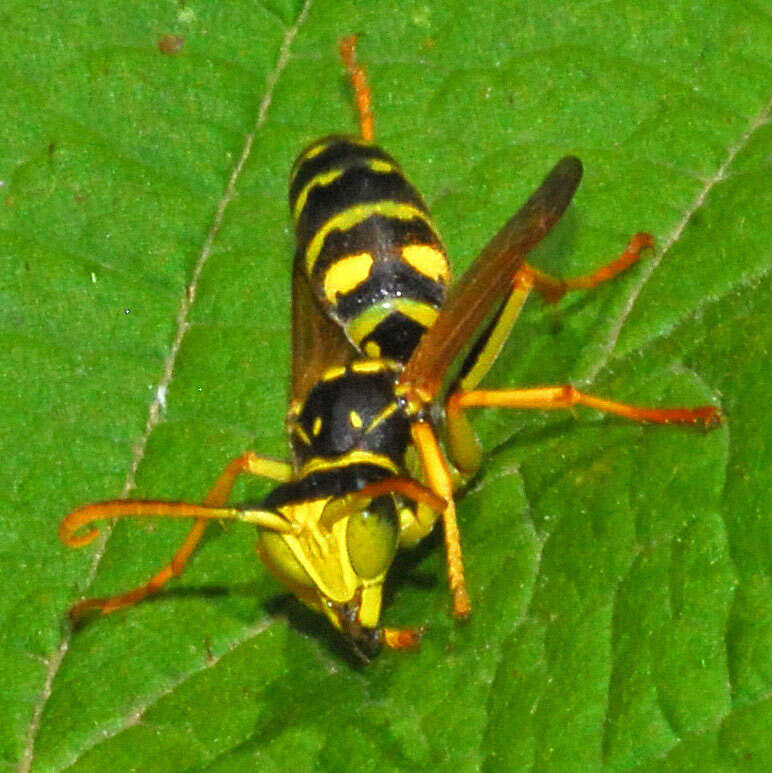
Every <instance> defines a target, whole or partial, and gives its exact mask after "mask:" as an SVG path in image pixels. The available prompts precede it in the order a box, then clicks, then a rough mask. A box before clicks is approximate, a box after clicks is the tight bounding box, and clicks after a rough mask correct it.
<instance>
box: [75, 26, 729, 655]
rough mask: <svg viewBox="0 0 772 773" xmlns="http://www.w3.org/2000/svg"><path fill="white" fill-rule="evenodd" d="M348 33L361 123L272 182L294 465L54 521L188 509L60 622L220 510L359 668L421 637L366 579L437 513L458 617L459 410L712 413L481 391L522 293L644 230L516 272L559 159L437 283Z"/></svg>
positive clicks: (538, 230) (577, 282) (547, 213)
mask: <svg viewBox="0 0 772 773" xmlns="http://www.w3.org/2000/svg"><path fill="white" fill-rule="evenodd" d="M355 44H356V37H355V36H353V37H347V38H344V39H343V40H342V41H341V43H340V53H341V56H342V59H343V63H344V66H345V68H346V70H347V73H348V77H349V80H350V82H351V85H352V90H353V93H354V96H355V103H356V108H357V114H358V119H359V134H358V136H343V135H331V136H328V137H324V138H323V139H320V140H318V141H316V142H314V143H313V144H311V145H310V146H308V147H307V148H306V149H305V150H304V151H303V152H302V153H301V154H300V156H299V157H298V159H297V161H296V162H295V164H294V166H293V168H292V172H291V175H290V184H289V206H290V212H291V215H292V219H293V222H294V226H295V235H296V243H297V249H296V253H295V259H294V266H293V272H292V363H291V383H290V401H289V409H288V413H287V421H286V426H287V432H288V436H289V443H290V447H291V452H292V453H291V456H292V460H291V462H285V461H276V460H273V459H269V458H266V457H261V456H258V455H257V454H255V453H253V452H252V451H248V452H246V453H244V454H242V455H241V456H239V457H238V458H236V459H234V460H233V461H232V462H231V463H230V464H229V465H228V466H227V467H226V468H225V470H224V471H223V472H222V474H221V475H220V477H219V478H218V479H217V481H216V482H215V484H214V486H213V487H212V488H211V490H210V491H209V493H208V494H207V495H206V497H204V500H203V502H202V503H201V504H192V503H187V502H167V501H155V500H153V501H150V500H112V501H108V502H100V503H97V504H90V505H85V506H83V507H80V508H78V509H76V510H74V511H73V512H71V513H70V514H69V515H68V516H67V517H66V518H65V519H64V521H63V522H62V524H61V527H60V536H61V539H62V540H63V541H64V542H65V543H66V544H67V545H69V546H71V547H80V546H83V545H86V544H87V543H89V542H90V541H91V540H92V539H94V537H95V536H96V534H97V529H95V528H90V529H89V530H87V531H86V532H85V533H83V532H82V528H83V527H85V526H87V525H88V524H89V523H91V522H93V521H98V520H102V519H110V518H123V517H127V516H152V517H158V518H189V519H194V522H193V525H192V527H191V529H190V531H189V533H188V535H187V537H186V539H185V541H184V543H183V544H182V546H181V547H180V548H179V549H178V550H177V552H176V554H175V555H174V557H173V558H172V560H171V561H170V563H169V564H168V565H167V566H165V567H164V568H163V569H161V571H159V572H158V573H157V574H156V575H155V576H154V577H152V578H151V579H150V580H149V581H148V582H146V583H145V584H144V585H141V586H139V587H137V588H135V589H134V590H131V591H129V592H127V593H123V594H120V595H116V596H112V597H109V598H96V599H88V600H85V601H81V602H80V603H78V604H76V605H75V606H74V607H72V609H71V616H72V617H73V618H74V619H78V618H80V617H82V616H83V615H84V614H86V613H88V612H91V611H98V612H101V613H102V614H108V613H110V612H114V611H115V610H117V609H120V608H122V607H127V606H130V605H132V604H135V603H137V602H138V601H140V600H142V599H144V598H145V597H147V596H149V595H150V594H153V593H156V592H158V591H159V590H160V589H161V588H162V587H163V586H164V585H165V584H166V583H167V582H168V581H169V580H170V579H172V578H173V577H176V576H178V575H179V574H180V573H181V572H182V571H183V569H184V567H185V565H186V563H187V561H188V559H189V558H190V556H191V554H192V552H193V550H194V548H195V546H196V544H197V543H198V542H199V540H200V539H201V536H202V535H203V533H204V530H205V529H206V526H207V524H208V523H209V522H210V521H211V520H213V519H217V520H235V521H241V522H244V523H248V524H253V525H255V526H256V527H257V531H258V534H259V540H258V547H257V550H258V554H259V556H260V557H261V559H262V560H263V562H264V563H265V565H266V567H267V568H268V570H269V571H270V572H271V573H272V574H274V575H275V576H276V577H277V578H278V579H279V580H280V581H281V582H282V583H283V584H284V585H285V586H286V587H287V588H288V589H289V590H290V591H291V592H292V593H293V594H294V595H295V596H296V597H297V598H298V599H299V600H300V601H301V602H302V603H303V604H305V605H307V606H308V607H310V608H311V609H312V610H315V611H316V612H318V613H320V614H322V615H324V616H325V617H326V618H327V619H328V620H329V621H330V623H331V624H332V625H333V626H334V627H335V628H336V629H337V630H338V631H340V632H341V633H342V634H343V636H344V637H345V638H346V639H347V640H348V642H349V643H350V644H351V645H352V647H353V649H354V651H355V652H356V653H358V654H359V655H360V656H361V657H362V658H363V659H365V660H368V659H369V658H372V657H373V656H374V655H376V654H377V653H378V652H379V651H380V650H381V649H382V648H383V647H384V646H385V647H388V648H391V649H395V650H406V649H411V648H413V647H415V646H416V645H417V644H418V641H419V638H420V635H421V631H420V630H418V629H414V628H402V629H398V628H391V627H387V626H383V625H382V624H381V622H380V618H381V602H382V595H383V585H384V581H385V579H386V576H387V574H388V571H389V568H390V566H391V565H392V562H393V560H394V556H395V553H396V552H397V550H398V549H399V548H409V547H412V546H415V545H416V544H417V543H418V542H419V541H420V540H422V539H423V538H424V537H426V536H427V535H428V534H429V533H430V532H431V531H432V530H433V528H434V526H435V524H436V522H437V521H438V520H441V521H442V527H443V533H444V542H445V553H446V564H447V574H448V582H449V586H450V592H451V597H452V610H453V614H454V615H455V616H456V617H458V618H463V617H465V616H467V615H468V614H469V612H470V609H471V605H470V601H469V597H468V594H467V591H466V583H465V580H464V564H463V558H462V551H461V541H460V536H459V530H458V525H457V521H456V509H455V503H454V491H455V490H457V489H458V487H459V485H460V484H461V483H462V482H463V481H465V480H468V479H469V478H470V477H471V476H472V475H474V474H475V472H476V471H477V470H478V468H479V467H480V464H481V461H482V453H481V449H480V446H479V443H478V441H477V439H476V437H475V434H474V432H473V430H472V427H471V425H470V423H469V421H468V418H467V415H466V410H467V409H469V408H476V407H499V408H515V409H540V410H553V409H567V408H571V407H572V406H575V405H585V406H589V407H591V408H594V409H596V410H599V411H604V412H607V413H611V414H616V415H619V416H623V417H626V418H628V419H631V420H633V421H640V422H655V423H660V424H668V423H678V424H697V425H703V426H704V427H707V428H710V427H713V426H715V425H717V424H718V423H719V422H720V420H721V415H720V413H719V411H718V410H717V409H716V408H715V407H713V406H711V405H707V406H701V407H697V408H645V407H639V406H633V405H627V404H624V403H619V402H613V401H611V400H607V399H604V398H600V397H596V396H593V395H589V394H585V393H583V392H580V391H578V390H577V389H575V388H574V387H572V386H569V385H561V386H541V387H536V388H527V389H496V390H490V389H481V388H479V385H480V384H481V382H482V380H483V378H484V377H485V375H486V373H487V372H488V371H489V370H490V368H491V366H492V364H493V362H494V361H495V360H496V358H497V356H498V354H499V352H500V351H501V348H502V347H503V345H504V343H505V341H506V339H507V337H508V335H509V332H510V330H511V329H512V326H513V325H514V324H515V321H516V320H517V318H518V315H519V313H520V311H521V308H522V307H523V304H524V302H525V300H526V298H527V297H528V295H529V294H530V293H531V292H532V291H536V292H538V293H539V294H541V296H542V297H543V298H544V299H545V300H546V301H548V302H553V303H554V302H556V301H557V300H559V299H560V298H561V297H562V296H563V295H564V294H565V293H566V292H569V291H575V290H587V289H591V288H593V287H595V286H596V285H598V284H600V283H601V282H605V281H607V280H610V279H612V278H613V277H615V276H616V275H618V274H619V273H620V272H622V271H624V270H625V269H627V268H628V267H629V266H631V265H632V264H633V263H635V262H636V261H637V260H638V259H639V257H640V255H641V252H642V251H643V250H644V249H645V248H649V247H652V246H653V240H652V238H651V236H649V235H648V234H646V233H638V234H636V235H635V236H633V237H632V239H631V240H630V242H629V244H628V246H627V248H626V249H625V250H624V252H623V253H622V254H621V255H620V257H618V258H617V259H616V260H614V261H612V262H610V263H608V264H607V265H604V266H603V267H601V268H600V269H599V270H597V271H596V272H594V273H592V274H589V275H585V276H580V277H576V278H572V279H559V278H556V277H552V276H550V275H548V274H545V273H543V272H542V271H540V270H539V269H537V268H535V267H533V266H531V265H529V264H528V263H527V262H526V255H527V253H528V252H529V250H531V249H532V248H533V247H534V246H535V245H536V244H537V243H538V242H539V241H541V240H542V239H543V238H544V237H545V236H546V235H547V234H548V233H549V231H550V230H551V229H552V227H553V226H554V225H555V223H556V222H557V221H558V220H559V219H560V217H561V216H562V214H563V212H564V211H565V209H566V208H567V207H568V205H569V203H570V201H571V199H572V197H573V195H574V192H575V190H576V188H577V186H578V185H579V181H580V179H581V176H582V165H581V162H580V161H579V160H578V159H577V158H574V157H572V156H568V157H565V158H563V159H561V160H560V161H558V163H557V164H556V165H555V166H554V168H553V169H552V170H551V171H550V172H549V174H548V175H547V176H546V177H545V178H544V180H543V182H542V183H541V185H539V187H538V188H537V189H536V190H535V192H534V193H533V195H532V196H531V197H530V198H529V199H528V200H527V201H526V203H525V204H524V205H523V206H522V207H521V208H520V209H519V210H518V211H517V212H516V214H515V215H514V216H513V217H512V218H511V219H510V220H509V221H507V222H506V223H505V224H504V226H503V227H502V228H501V229H500V231H499V232H498V233H497V234H496V235H495V236H494V237H493V239H491V241H490V242H489V243H488V244H487V246H486V247H484V249H483V250H482V252H481V253H480V254H479V256H478V257H477V258H476V260H475V261H474V262H473V264H472V266H471V268H469V270H468V271H467V272H466V274H465V275H464V276H463V277H462V278H461V279H460V280H459V281H458V282H456V283H455V284H452V285H451V283H450V267H449V264H448V259H447V255H446V252H445V249H444V247H443V245H442V242H441V240H440V238H439V236H438V234H437V230H436V228H435V227H434V224H433V223H432V220H431V217H430V215H429V211H428V209H427V207H426V204H425V203H424V201H423V199H422V198H421V196H420V195H419V194H418V192H417V191H416V190H415V188H414V187H413V186H412V185H411V184H410V183H409V182H408V180H407V178H406V177H405V175H404V174H403V172H402V169H401V168H400V166H399V164H398V163H397V161H396V160H395V159H394V158H393V157H392V156H391V155H389V154H388V153H387V152H386V151H385V150H383V149H382V148H380V147H379V146H378V145H376V144H375V143H374V134H375V132H374V118H373V112H372V109H371V92H370V88H369V85H368V82H367V77H366V74H365V71H364V69H363V68H362V66H361V65H360V64H359V63H358V61H357V58H356V53H355ZM464 351H466V354H465V356H462V355H463V353H464ZM456 361H460V363H461V364H460V367H459V368H458V372H457V375H455V377H454V378H453V379H452V380H451V379H449V378H447V376H448V371H449V369H450V368H451V366H452V365H453V363H454V362H456ZM449 380H450V381H451V383H450V384H449V385H447V386H443V384H444V382H446V381H449ZM242 474H248V475H255V476H262V477H264V478H268V479H270V480H273V481H275V482H276V483H277V485H276V487H275V488H274V489H273V491H272V492H271V493H270V494H269V495H268V496H267V497H266V499H265V500H264V501H263V502H262V503H261V505H260V506H259V507H251V506H242V507H239V506H232V505H228V504H227V503H228V500H229V497H230V494H231V490H232V487H233V485H234V482H235V480H236V479H237V477H238V476H239V475H242Z"/></svg>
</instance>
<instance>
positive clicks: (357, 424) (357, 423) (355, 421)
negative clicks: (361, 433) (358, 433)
mask: <svg viewBox="0 0 772 773" xmlns="http://www.w3.org/2000/svg"><path fill="white" fill-rule="evenodd" d="M348 420H349V424H351V426H352V427H353V428H354V429H362V417H361V416H360V415H359V414H358V413H357V412H356V411H351V413H350V414H349V415H348Z"/></svg>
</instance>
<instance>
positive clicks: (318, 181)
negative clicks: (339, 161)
mask: <svg viewBox="0 0 772 773" xmlns="http://www.w3.org/2000/svg"><path fill="white" fill-rule="evenodd" d="M343 171H344V170H343V169H330V170H328V171H327V172H322V173H321V174H318V175H316V177H312V178H311V179H310V180H309V181H308V182H307V183H306V185H305V187H304V188H303V190H301V191H300V193H299V194H298V197H297V200H296V201H295V206H294V208H293V210H292V218H293V220H294V221H295V222H296V223H297V222H298V218H299V217H300V213H301V212H302V211H303V207H305V205H306V201H307V200H308V197H309V195H310V194H311V190H312V189H313V188H317V187H318V188H323V187H324V186H325V185H329V184H330V183H333V182H335V180H337V179H338V178H339V177H340V176H341V175H342V174H343Z"/></svg>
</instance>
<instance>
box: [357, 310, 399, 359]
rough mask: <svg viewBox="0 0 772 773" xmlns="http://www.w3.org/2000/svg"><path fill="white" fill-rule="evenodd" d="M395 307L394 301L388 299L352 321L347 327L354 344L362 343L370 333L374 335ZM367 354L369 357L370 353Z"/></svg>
mask: <svg viewBox="0 0 772 773" xmlns="http://www.w3.org/2000/svg"><path fill="white" fill-rule="evenodd" d="M393 306H394V299H393V298H388V299H386V300H385V301H382V302H381V303H378V304H376V305H374V306H370V308H369V309H366V310H365V311H363V312H362V313H361V314H360V315H359V316H358V317H355V318H354V319H352V320H351V322H349V323H348V324H347V325H346V332H347V333H348V334H349V336H351V339H352V340H353V341H354V343H356V344H359V343H360V342H361V341H363V340H364V339H365V338H367V336H369V335H370V333H372V332H373V330H375V328H376V327H378V325H379V324H380V322H381V320H383V319H385V318H386V317H388V316H389V314H391V311H392V309H393ZM368 346H369V343H368ZM367 354H368V355H369V354H370V352H367Z"/></svg>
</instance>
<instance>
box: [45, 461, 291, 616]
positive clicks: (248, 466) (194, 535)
mask: <svg viewBox="0 0 772 773" xmlns="http://www.w3.org/2000/svg"><path fill="white" fill-rule="evenodd" d="M288 471H289V466H288V465H286V464H285V463H283V462H274V461H272V460H269V459H262V458H260V457H258V456H257V455H255V454H254V453H252V452H251V451H247V452H246V453H245V454H243V455H242V456H239V457H237V458H236V459H234V460H233V461H231V462H230V464H228V466H227V467H226V468H225V470H223V472H222V473H221V474H220V477H219V478H217V481H216V482H215V484H214V486H212V488H211V489H210V491H209V493H208V494H207V495H206V496H205V497H204V500H203V503H202V504H203V505H205V506H208V507H221V506H222V505H224V504H225V503H226V502H227V501H228V497H229V496H230V493H231V490H232V489H233V485H234V483H235V482H236V478H237V477H238V476H239V475H240V474H241V473H243V472H247V473H250V474H253V475H263V476H265V477H270V478H272V479H274V480H285V479H286V478H287V476H288ZM110 504H111V503H109V502H108V503H105V505H104V507H105V508H109V506H110ZM159 515H161V513H159ZM66 524H67V519H65V521H64V523H63V524H62V529H61V530H60V534H62V535H63V537H62V538H63V539H64V540H65V541H66V542H68V544H71V545H73V546H75V547H77V546H78V545H80V544H85V543H87V542H89V541H90V540H91V539H93V537H94V536H96V533H95V532H92V533H90V534H89V535H86V536H85V537H84V538H74V539H66V538H65V536H64V535H65V534H66V533H67V530H66V528H65V525H66ZM207 524H208V519H206V518H196V520H195V522H194V523H193V526H192V527H191V528H190V531H189V532H188V534H187V536H186V537H185V541H184V542H183V543H182V545H181V547H180V548H179V549H178V550H177V552H176V553H175V554H174V556H173V558H172V560H171V561H170V562H169V563H168V564H167V565H166V566H165V567H164V568H163V569H161V571H160V572H158V573H157V574H156V575H154V576H153V577H152V578H151V579H150V580H149V581H148V582H146V583H145V584H144V585H140V586H139V587H138V588H134V590H131V591H128V592H126V593H121V594H119V595H117V596H108V597H105V598H95V599H86V600H85V601H81V602H79V603H77V604H75V605H73V606H72V607H71V609H70V618H71V619H72V620H79V619H80V618H81V617H83V615H85V614H87V613H89V612H91V611H93V610H99V611H100V612H101V613H102V614H103V615H108V614H110V612H115V611H116V610H117V609H121V608H122V607H128V606H131V605H132V604H136V603H137V602H138V601H142V599H144V598H146V597H147V596H150V595H151V594H153V593H157V592H158V591H159V590H160V589H161V588H163V586H164V585H166V583H167V582H169V580H171V579H172V578H174V577H178V576H179V575H180V574H182V571H183V570H184V568H185V564H187V562H188V559H189V558H190V556H191V554H192V553H193V550H194V549H195V547H196V545H197V544H198V542H199V540H200V539H201V537H202V536H203V535H204V531H206V527H207ZM79 540H80V541H79Z"/></svg>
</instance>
